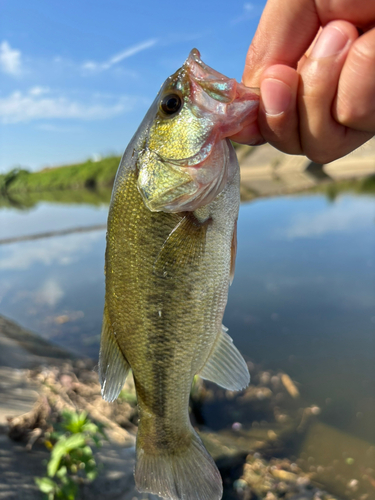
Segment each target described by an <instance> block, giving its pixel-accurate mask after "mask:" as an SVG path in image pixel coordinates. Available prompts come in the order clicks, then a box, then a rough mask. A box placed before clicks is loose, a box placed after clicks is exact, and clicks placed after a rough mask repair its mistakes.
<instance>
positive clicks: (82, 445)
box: [35, 410, 105, 500]
mask: <svg viewBox="0 0 375 500" xmlns="http://www.w3.org/2000/svg"><path fill="white" fill-rule="evenodd" d="M45 437H46V440H45V445H46V447H47V448H48V449H50V450H51V457H50V459H49V461H48V464H47V475H46V476H44V477H37V478H35V482H36V484H37V485H38V487H39V489H40V491H41V492H42V493H44V494H45V498H46V499H48V500H55V499H57V498H61V499H64V500H74V499H75V498H76V495H77V492H78V488H79V485H80V484H81V483H82V482H83V481H84V480H86V481H93V480H94V479H95V478H96V476H97V474H98V467H97V464H96V462H95V459H94V456H93V451H92V448H91V444H92V443H94V444H95V445H96V446H98V447H99V446H100V444H101V438H102V437H104V438H105V435H104V433H103V430H102V427H100V426H99V425H97V424H94V422H92V421H91V420H90V419H89V418H88V417H87V413H86V412H84V411H83V412H81V413H77V412H74V411H67V410H65V411H63V412H62V414H61V422H60V423H59V424H57V425H56V429H54V430H53V431H52V432H51V433H48V434H46V436H45Z"/></svg>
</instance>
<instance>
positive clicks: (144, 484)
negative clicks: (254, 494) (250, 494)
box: [134, 427, 223, 500]
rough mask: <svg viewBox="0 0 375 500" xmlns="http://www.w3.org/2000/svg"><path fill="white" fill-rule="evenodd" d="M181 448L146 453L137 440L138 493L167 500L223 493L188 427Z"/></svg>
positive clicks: (208, 498)
mask: <svg viewBox="0 0 375 500" xmlns="http://www.w3.org/2000/svg"><path fill="white" fill-rule="evenodd" d="M189 438H190V443H189V445H188V446H187V447H185V448H184V450H182V451H181V450H179V449H172V450H168V449H165V448H164V449H163V450H158V451H156V452H155V453H149V452H147V451H146V449H145V448H143V447H142V446H141V445H140V443H139V440H137V462H136V466H135V474H134V476H135V484H136V486H137V489H138V490H139V491H140V492H147V493H153V494H156V495H159V496H161V497H162V498H166V499H168V500H219V499H220V498H221V497H222V494H223V486H222V481H221V476H220V473H219V471H218V469H217V467H216V465H215V462H214V461H213V459H212V457H211V456H210V455H209V453H208V452H207V450H206V448H205V447H204V445H203V443H202V441H201V440H200V438H199V436H198V435H197V433H196V432H195V431H194V429H193V428H192V427H191V432H190V435H189Z"/></svg>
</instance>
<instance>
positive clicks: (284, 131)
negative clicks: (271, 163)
mask: <svg viewBox="0 0 375 500" xmlns="http://www.w3.org/2000/svg"><path fill="white" fill-rule="evenodd" d="M298 80H299V76H298V73H297V71H296V70H294V69H293V68H289V67H288V66H283V65H280V64H279V65H275V66H270V67H269V68H267V69H266V70H265V72H264V73H263V75H262V77H261V83H260V91H261V102H260V107H259V115H258V123H259V128H260V132H261V134H262V136H263V137H264V138H265V140H266V141H268V142H269V143H271V144H272V145H273V146H275V147H276V148H278V149H280V150H281V151H283V152H284V153H288V154H301V153H302V150H301V145H300V140H299V130H298V112H297V88H298Z"/></svg>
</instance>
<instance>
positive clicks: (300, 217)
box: [277, 197, 373, 240]
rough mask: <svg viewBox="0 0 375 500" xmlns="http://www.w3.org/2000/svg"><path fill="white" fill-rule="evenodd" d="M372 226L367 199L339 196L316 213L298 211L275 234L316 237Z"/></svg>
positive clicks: (290, 237) (288, 236)
mask: <svg viewBox="0 0 375 500" xmlns="http://www.w3.org/2000/svg"><path fill="white" fill-rule="evenodd" d="M371 226H373V213H371V211H369V209H368V200H366V199H360V198H352V199H351V200H350V203H348V202H347V199H346V198H345V197H342V198H339V199H338V200H336V201H335V203H334V204H333V205H331V206H329V207H328V208H325V209H324V210H322V212H320V213H319V212H318V213H299V214H296V215H295V216H294V218H293V219H292V222H291V224H290V226H289V227H287V228H285V230H283V231H282V234H281V231H277V236H282V237H286V238H287V239H291V240H292V239H295V238H317V237H319V236H323V235H325V234H329V233H337V232H343V231H349V230H353V229H355V228H358V229H361V228H364V227H371Z"/></svg>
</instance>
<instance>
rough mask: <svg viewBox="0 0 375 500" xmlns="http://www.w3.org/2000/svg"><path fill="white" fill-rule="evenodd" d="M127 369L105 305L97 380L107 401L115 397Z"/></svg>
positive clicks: (127, 364)
mask: <svg viewBox="0 0 375 500" xmlns="http://www.w3.org/2000/svg"><path fill="white" fill-rule="evenodd" d="M129 370H130V365H129V363H128V362H127V361H126V359H125V356H124V355H123V353H122V352H121V349H120V347H119V345H118V343H117V339H116V336H115V333H114V331H113V329H112V327H111V325H110V321H109V316H108V311H107V308H106V307H105V308H104V314H103V325H102V333H101V337H100V352H99V381H100V385H101V390H102V397H103V399H105V400H106V401H109V402H112V401H114V400H115V399H117V397H118V395H119V394H120V392H121V389H122V387H123V385H124V383H125V380H126V377H127V375H128V373H129Z"/></svg>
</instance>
